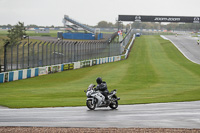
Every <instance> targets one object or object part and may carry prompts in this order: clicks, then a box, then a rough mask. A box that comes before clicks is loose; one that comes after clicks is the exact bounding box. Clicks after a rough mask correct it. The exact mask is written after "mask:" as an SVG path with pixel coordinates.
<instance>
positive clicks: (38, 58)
mask: <svg viewBox="0 0 200 133" xmlns="http://www.w3.org/2000/svg"><path fill="white" fill-rule="evenodd" d="M41 43H42V41H41V42H39V43H38V45H37V46H38V47H37V52H38V53H37V66H38V67H39V66H40V64H39V62H40V55H39V53H40V51H39V50H40V49H39V46H40V44H41Z"/></svg>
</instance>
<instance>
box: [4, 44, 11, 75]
mask: <svg viewBox="0 0 200 133" xmlns="http://www.w3.org/2000/svg"><path fill="white" fill-rule="evenodd" d="M9 44H10V42H7V43H6V44H5V45H4V72H6V71H7V70H6V69H7V50H6V48H7V46H8V45H9Z"/></svg>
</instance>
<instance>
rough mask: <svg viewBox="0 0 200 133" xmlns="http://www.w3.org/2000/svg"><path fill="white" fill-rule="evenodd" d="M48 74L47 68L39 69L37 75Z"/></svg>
mask: <svg viewBox="0 0 200 133" xmlns="http://www.w3.org/2000/svg"><path fill="white" fill-rule="evenodd" d="M44 74H48V67H39V75H44Z"/></svg>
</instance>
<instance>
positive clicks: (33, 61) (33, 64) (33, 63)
mask: <svg viewBox="0 0 200 133" xmlns="http://www.w3.org/2000/svg"><path fill="white" fill-rule="evenodd" d="M35 44H37V42H35V43H34V44H33V60H32V67H33V68H34V67H35V55H34V51H35V49H34V48H35Z"/></svg>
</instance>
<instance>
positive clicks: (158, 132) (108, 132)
mask: <svg viewBox="0 0 200 133" xmlns="http://www.w3.org/2000/svg"><path fill="white" fill-rule="evenodd" d="M0 133H200V129H183V128H55V127H0Z"/></svg>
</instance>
